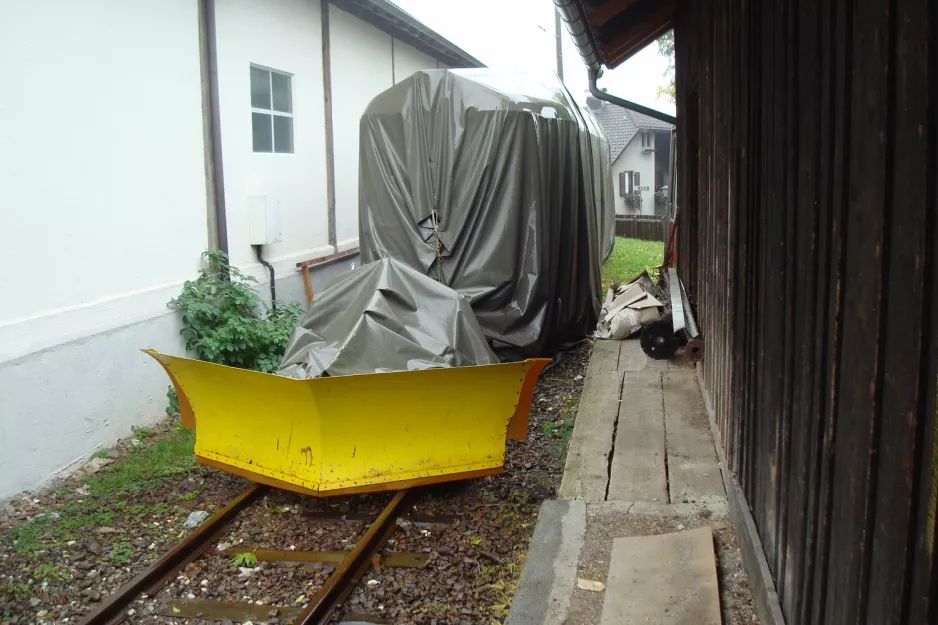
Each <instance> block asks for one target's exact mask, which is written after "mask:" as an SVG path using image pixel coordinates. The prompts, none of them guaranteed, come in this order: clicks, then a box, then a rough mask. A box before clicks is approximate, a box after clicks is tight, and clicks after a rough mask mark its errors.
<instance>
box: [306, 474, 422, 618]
mask: <svg viewBox="0 0 938 625" xmlns="http://www.w3.org/2000/svg"><path fill="white" fill-rule="evenodd" d="M408 492H409V491H406V490H402V491H398V493H397V494H396V495H394V498H393V499H392V500H391V502H390V503H389V504H388V505H387V506H386V507H385V508H384V511H383V512H381V514H380V515H379V516H378V518H377V519H375V522H374V523H372V524H371V526H370V527H369V528H368V531H367V532H365V534H364V535H363V536H362V537H361V539H360V540H359V541H358V542H357V543H356V544H355V548H354V549H352V551H350V552H349V554H348V556H346V558H345V560H343V561H342V563H341V564H339V565H338V566H337V567H336V569H335V571H333V573H332V575H330V576H329V579H327V580H326V583H325V584H323V587H322V588H320V589H319V592H317V593H316V595H315V596H314V597H313V598H312V599H311V600H310V602H309V605H308V606H306V608H305V609H304V610H303V611H302V612H301V613H300V615H299V616H298V617H297V618H296V620H295V621H293V624H294V625H322V624H324V623H327V622H329V619H330V618H331V617H332V615H333V614H334V613H335V610H336V609H337V608H338V607H339V605H340V604H341V603H342V602H343V601H345V599H346V598H347V597H348V596H349V594H351V592H352V590H354V588H355V585H356V584H357V583H358V581H359V580H360V579H361V577H362V576H363V575H364V574H365V572H366V571H367V570H368V567H369V566H371V558H372V556H373V555H374V553H375V552H376V551H377V550H378V549H380V548H381V546H382V545H383V544H384V543H385V542H386V541H387V539H388V538H390V537H391V534H392V533H394V529H395V528H396V525H395V523H394V521H395V519H397V516H398V514H399V513H400V511H401V510H402V509H403V503H404V499H405V498H406V497H407V494H408Z"/></svg>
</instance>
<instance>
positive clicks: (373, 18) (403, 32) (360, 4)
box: [329, 0, 485, 67]
mask: <svg viewBox="0 0 938 625" xmlns="http://www.w3.org/2000/svg"><path fill="white" fill-rule="evenodd" d="M329 2H330V4H332V5H333V6H335V7H336V8H338V9H342V10H343V11H345V12H347V13H351V14H352V15H354V16H355V17H357V18H359V19H361V20H363V21H365V22H368V23H369V24H371V25H372V26H374V27H375V28H378V29H380V30H382V31H384V32H386V33H387V34H389V35H391V36H392V37H394V38H395V39H397V40H399V41H403V42H404V43H406V44H408V45H410V46H413V47H414V48H416V49H417V50H420V51H421V52H423V53H424V54H426V55H428V56H430V57H433V58H434V59H436V60H438V61H440V62H441V63H445V64H446V65H447V66H449V67H485V64H484V63H482V61H480V60H479V59H477V58H475V57H474V56H472V55H471V54H469V53H468V52H466V51H465V50H463V49H462V48H460V47H459V46H456V45H455V44H453V43H452V42H451V41H449V40H448V39H446V38H445V37H443V36H442V35H440V34H439V33H437V32H436V31H434V30H432V29H430V28H427V27H426V26H425V25H423V24H422V23H421V22H420V21H418V20H417V19H415V18H414V17H413V16H412V15H410V14H409V13H407V12H406V11H404V10H403V9H401V8H400V7H398V6H396V5H394V4H392V3H391V2H388V1H387V0H329Z"/></svg>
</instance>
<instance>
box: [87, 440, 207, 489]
mask: <svg viewBox="0 0 938 625" xmlns="http://www.w3.org/2000/svg"><path fill="white" fill-rule="evenodd" d="M194 446H195V432H194V431H193V430H184V429H180V430H177V431H176V432H174V433H173V434H170V435H169V436H168V437H167V438H164V439H163V440H159V441H156V442H154V443H152V444H149V445H139V446H137V447H134V448H133V449H132V450H131V451H130V453H129V454H128V455H127V456H126V457H124V458H122V459H121V460H120V461H119V462H116V463H114V464H113V465H111V466H109V467H106V468H104V469H102V470H101V471H100V472H98V473H96V474H94V475H91V476H88V477H87V478H86V479H85V484H87V485H88V488H89V489H90V490H91V493H92V494H94V495H111V496H115V495H116V496H120V495H125V494H127V493H132V492H136V491H139V490H143V489H148V488H154V487H159V486H162V485H163V483H164V481H165V479H166V478H168V477H173V476H176V475H182V474H184V473H188V472H189V470H190V469H191V468H192V463H193V462H195V454H194V453H193V448H194Z"/></svg>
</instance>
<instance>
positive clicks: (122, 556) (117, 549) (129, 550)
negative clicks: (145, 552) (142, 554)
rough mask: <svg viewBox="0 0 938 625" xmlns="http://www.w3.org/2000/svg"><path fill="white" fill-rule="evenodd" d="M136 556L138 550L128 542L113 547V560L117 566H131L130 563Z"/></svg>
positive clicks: (121, 542)
mask: <svg viewBox="0 0 938 625" xmlns="http://www.w3.org/2000/svg"><path fill="white" fill-rule="evenodd" d="M135 555H137V550H136V549H134V546H133V545H131V544H130V543H128V542H126V541H120V542H117V543H115V544H114V545H113V546H112V547H111V559H112V560H114V562H115V563H116V564H120V565H122V566H123V565H126V564H130V561H131V560H132V559H133V557H134V556H135Z"/></svg>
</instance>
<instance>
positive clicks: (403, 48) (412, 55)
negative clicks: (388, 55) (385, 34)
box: [394, 41, 438, 83]
mask: <svg viewBox="0 0 938 625" xmlns="http://www.w3.org/2000/svg"><path fill="white" fill-rule="evenodd" d="M437 65H438V64H437V62H436V60H435V59H433V58H432V57H429V56H427V55H426V54H424V53H423V52H421V51H420V50H417V49H416V48H412V47H410V46H409V45H407V44H405V43H402V42H400V41H395V42H394V82H395V83H399V82H401V81H402V80H404V79H406V78H410V76H412V75H413V73H414V72H416V71H418V70H421V69H437Z"/></svg>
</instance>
